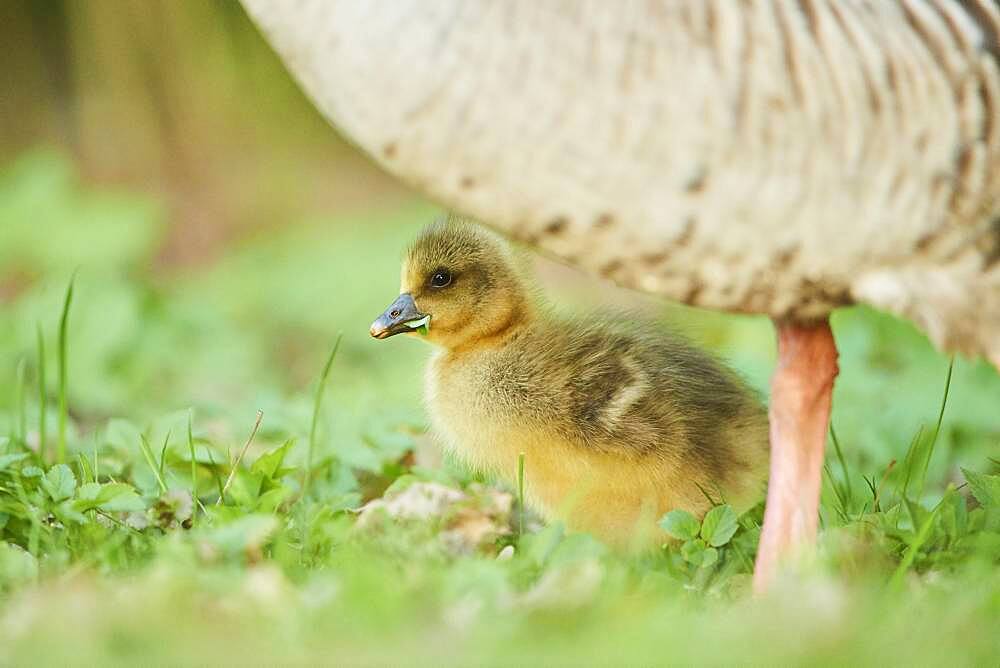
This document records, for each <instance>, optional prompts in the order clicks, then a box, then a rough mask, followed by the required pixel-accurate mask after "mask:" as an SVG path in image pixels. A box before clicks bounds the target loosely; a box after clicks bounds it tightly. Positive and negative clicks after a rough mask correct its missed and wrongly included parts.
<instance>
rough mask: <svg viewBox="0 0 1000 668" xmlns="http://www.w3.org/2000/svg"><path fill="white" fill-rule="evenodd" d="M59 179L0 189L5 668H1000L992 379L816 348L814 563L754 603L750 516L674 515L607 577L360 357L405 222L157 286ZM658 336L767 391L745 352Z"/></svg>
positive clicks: (259, 249) (368, 227)
mask: <svg viewBox="0 0 1000 668" xmlns="http://www.w3.org/2000/svg"><path fill="white" fill-rule="evenodd" d="M71 174H72V171H71V170H70V169H68V168H67V166H66V164H65V162H64V161H63V160H62V159H60V158H58V157H55V156H52V155H51V154H35V155H31V156H27V157H26V158H25V159H24V160H23V161H21V162H19V163H17V164H16V165H14V166H13V167H11V168H10V169H8V170H7V171H6V172H4V173H0V229H4V230H7V231H9V235H10V236H9V237H7V238H8V239H12V240H13V241H9V242H8V243H10V244H12V245H11V246H8V247H5V248H3V249H0V254H3V257H4V258H5V262H4V263H3V264H0V285H9V284H11V282H12V281H14V279H15V278H17V277H19V276H28V277H30V280H28V281H26V282H25V283H24V284H23V285H20V286H19V287H18V289H17V290H16V291H15V292H14V293H13V296H9V297H6V298H5V301H3V302H0V435H2V436H0V664H3V665H6V664H12V665H50V664H52V665H55V664H68V663H71V664H91V665H97V664H100V665H133V664H135V663H138V662H142V663H144V664H186V663H200V664H226V665H230V664H239V663H248V662H249V663H253V664H260V663H275V664H292V663H299V664H314V663H337V664H346V665H370V664H392V665H399V664H404V665H405V664H428V663H431V664H442V665H469V664H481V665H522V664H534V665H537V664H542V665H549V664H561V665H595V664H615V665H619V664H661V663H669V664H674V663H677V664H688V663H710V664H731V663H739V664H817V665H845V664H849V665H854V664H857V665H885V664H892V665H911V664H917V665H949V666H951V665H991V664H993V663H995V661H996V656H998V655H1000V569H998V568H997V566H998V565H1000V476H998V475H997V474H998V473H1000V463H998V462H997V461H996V457H995V453H996V451H997V445H998V443H1000V417H998V415H997V412H996V402H997V397H998V396H1000V378H998V377H997V375H996V373H995V372H994V371H993V370H992V369H990V368H989V367H987V366H986V365H984V364H977V363H973V362H970V361H968V360H963V359H956V360H953V361H949V360H948V359H947V358H946V357H943V356H942V355H940V354H938V353H936V352H934V351H933V350H932V349H931V347H930V346H929V345H928V344H927V342H926V341H925V340H924V339H923V337H921V336H920V335H919V334H918V333H916V332H915V331H914V330H913V329H912V328H911V327H909V326H908V325H906V324H905V323H900V322H898V321H895V320H893V319H891V318H888V317H886V316H884V315H880V314H876V313H872V312H870V311H867V310H864V309H853V310H849V311H846V312H844V313H841V314H838V315H837V316H836V318H835V320H834V329H835V333H836V335H837V339H838V344H839V346H840V349H841V358H840V359H841V367H842V373H841V377H840V379H839V380H838V385H837V389H836V394H835V401H834V423H835V424H836V425H837V429H836V431H834V430H832V429H831V447H830V448H829V452H828V461H827V466H826V468H825V470H826V475H825V479H824V488H823V496H822V500H821V512H822V517H823V530H822V532H821V535H820V543H819V547H818V550H817V553H816V555H815V558H814V559H813V560H812V561H811V562H809V563H803V564H801V565H800V566H799V572H798V575H797V576H796V577H795V578H790V579H789V580H786V581H780V582H779V583H778V585H777V586H776V587H775V590H774V592H773V594H772V595H771V596H769V597H767V598H765V599H761V600H757V599H753V598H751V597H750V596H749V595H748V592H749V574H750V569H751V567H752V560H753V557H754V555H755V551H756V544H757V540H758V538H759V532H760V528H759V523H760V515H761V509H760V508H759V507H758V508H756V509H754V510H753V511H751V512H750V513H748V514H745V515H743V516H741V517H736V515H735V513H734V512H733V511H732V509H731V508H729V507H728V506H725V505H724V504H722V505H719V506H718V507H717V508H716V509H715V510H713V511H712V513H711V514H710V515H709V516H707V517H706V518H705V519H704V520H703V521H701V522H699V521H698V520H697V519H696V518H693V517H690V516H685V515H684V514H673V513H672V514H670V515H668V516H667V517H665V518H664V519H663V526H664V529H665V530H666V531H667V532H669V533H671V534H673V535H674V537H675V539H676V542H675V543H673V544H671V545H670V546H669V547H668V548H666V549H665V550H664V551H663V552H662V553H657V554H653V555H646V556H642V557H625V556H621V555H617V554H614V553H613V552H611V551H609V550H608V549H607V548H606V547H605V546H603V545H602V544H601V543H599V542H598V541H596V540H595V539H593V538H591V537H589V536H587V535H584V534H573V533H568V532H566V531H565V530H564V529H563V527H561V526H560V525H558V524H554V525H550V526H543V525H541V524H540V523H539V522H538V521H537V519H536V518H534V517H533V516H532V515H531V514H530V510H529V511H528V512H525V510H524V504H523V499H524V497H525V493H526V490H525V481H524V473H525V471H526V470H527V471H528V472H529V473H530V467H531V461H530V459H529V460H525V458H524V457H519V459H518V462H517V463H516V465H517V467H518V481H519V482H518V485H517V489H514V490H497V489H496V488H495V487H494V486H493V485H491V484H490V481H488V480H485V479H483V478H482V477H481V476H479V475H477V474H475V473H474V472H470V471H467V470H464V469H463V468H462V467H461V466H459V465H457V464H456V463H455V462H452V461H450V460H449V459H447V458H445V459H444V461H438V459H437V454H436V453H437V450H436V448H435V447H434V445H433V444H432V443H430V442H429V439H428V437H427V436H426V435H425V433H424V432H425V425H424V418H423V414H422V411H421V409H420V396H419V395H420V392H419V386H420V384H421V383H420V368H421V365H422V363H423V358H424V357H425V355H426V350H427V348H426V346H425V345H424V344H422V343H414V342H412V341H398V340H395V339H394V340H393V341H390V342H374V341H371V340H369V338H368V336H367V324H368V322H370V320H371V319H372V317H374V315H376V314H377V312H378V310H379V309H380V308H381V306H382V305H383V304H384V303H385V302H387V301H388V300H389V299H390V298H391V297H392V296H393V295H394V293H395V291H396V289H397V286H396V284H395V283H396V278H397V276H398V266H397V263H398V257H399V252H400V249H401V248H402V247H403V245H404V243H405V242H406V240H407V239H408V238H409V237H410V236H411V235H412V234H413V232H414V231H415V230H416V229H417V227H418V226H419V225H420V224H421V223H423V222H424V221H425V220H426V219H427V217H428V215H429V214H430V209H428V208H427V207H426V206H425V205H423V204H420V203H414V204H413V205H412V206H411V207H409V208H406V209H404V210H400V211H398V212H395V213H390V214H383V215H381V216H379V217H375V218H372V219H358V218H356V217H355V218H351V219H344V220H336V219H335V220H321V221H311V220H305V221H300V222H297V223H295V224H290V225H288V226H286V227H284V228H282V229H281V230H279V231H275V232H271V233H269V234H267V235H265V236H263V237H261V238H251V239H245V240H242V241H240V242H238V243H236V244H234V245H233V246H232V247H230V248H228V249H227V250H226V251H225V253H224V254H223V256H222V257H220V258H219V259H218V260H217V261H215V262H213V263H210V264H206V265H204V266H199V267H193V268H186V269H185V270H183V271H180V270H176V271H169V270H167V271H164V270H159V271H151V270H149V269H148V267H149V266H152V265H153V264H154V263H153V262H152V260H151V258H152V257H153V256H155V254H156V252H157V248H158V244H160V243H162V232H163V229H164V228H163V225H164V223H163V220H162V218H161V217H160V215H159V214H158V208H157V207H156V206H155V205H151V204H150V203H149V202H148V201H147V200H145V199H144V198H142V197H138V196H135V195H131V194H128V193H116V194H114V195H110V194H108V193H106V192H95V191H92V190H90V189H86V188H80V187H79V186H78V185H77V184H76V183H75V181H74V180H73V178H72V176H71ZM28 214H30V216H29V215H28ZM25 221H30V224H29V222H25ZM81 239H83V240H85V243H82V242H81ZM84 249H85V250H86V252H83V250H84ZM67 256H70V257H72V262H65V261H63V260H62V259H60V258H63V259H64V258H65V257H67ZM18 258H29V259H30V262H31V266H21V265H19V264H18V262H20V261H22V260H18ZM77 265H79V269H78V270H77V273H76V275H75V279H74V278H73V277H72V276H71V275H70V273H69V271H68V270H67V267H75V266H77ZM33 267H34V269H33ZM38 268H42V269H38ZM67 286H71V287H69V288H68V287H67ZM549 287H550V288H551V289H553V290H556V291H557V294H560V295H562V296H563V297H562V299H564V300H565V301H572V299H574V297H573V296H572V294H571V293H572V291H571V290H566V289H565V288H566V286H565V285H561V284H559V283H558V282H557V283H555V284H552V285H550V286H549ZM560 291H562V292H560ZM71 304H72V317H70V305H71ZM658 308H662V307H660V306H658ZM665 311H666V313H665V314H664V315H665V317H668V318H669V319H671V321H672V322H674V323H676V324H677V325H678V326H680V327H681V328H682V329H684V330H685V331H686V332H687V333H688V334H689V335H690V336H691V337H692V338H694V339H696V340H697V341H699V342H701V343H702V344H704V345H706V346H708V347H710V348H713V349H715V350H717V351H719V352H720V353H722V354H724V355H725V356H727V357H728V358H729V359H731V360H733V362H734V364H735V365H736V366H737V367H738V368H739V370H740V371H741V372H742V373H744V374H745V375H746V376H747V377H748V378H749V379H750V380H751V382H752V383H754V384H755V385H757V386H758V387H761V388H762V389H763V388H765V387H766V379H767V377H768V374H769V371H770V368H771V365H772V364H773V340H772V333H771V331H770V329H769V326H768V323H767V322H766V321H763V320H762V319H751V318H735V317H728V316H720V315H717V314H710V313H705V312H699V311H692V310H689V309H679V308H673V307H671V308H666V309H665ZM60 316H61V317H60ZM50 327H51V329H50ZM336 331H343V332H344V333H343V335H342V336H338V337H337V338H336V340H335V342H334V344H333V345H332V346H331V345H330V343H329V335H330V333H331V332H336ZM53 333H55V336H53ZM46 339H48V340H49V341H57V342H58V343H57V345H56V346H55V347H54V350H53V351H50V350H48V349H47V347H46V346H45V340H46ZM411 344H412V345H411ZM52 353H54V355H55V364H54V365H53V364H51V363H50V362H51V361H52V360H49V359H47V357H48V356H49V355H50V354H52ZM335 360H336V373H334V372H333V365H334V361H335ZM50 369H53V370H54V372H55V373H54V378H55V379H56V382H55V383H53V382H52V380H53V379H52V378H49V377H48V371H49V370H50ZM50 388H55V391H54V393H55V402H53V401H52V397H51V396H50ZM53 403H54V405H55V406H56V409H55V410H53V409H52V405H53ZM52 413H55V414H54V415H53V414H52ZM254 414H256V415H257V416H258V417H257V421H256V423H255V425H254V426H253V427H252V428H251V429H250V435H249V437H248V436H247V427H248V425H247V422H248V420H247V416H249V415H254ZM49 421H51V422H52V423H53V424H58V425H59V426H58V432H57V434H58V437H57V439H54V440H56V443H55V445H56V451H55V452H51V449H50V447H49V446H50V445H52V444H50V443H49V442H48V438H47V434H46V430H47V428H48V426H49ZM234 451H235V456H231V454H230V453H231V452H234ZM896 461H899V462H900V464H898V465H896V464H895V462H896ZM513 464H514V463H513V462H512V465H513ZM435 490H436V491H435ZM441 490H446V491H447V494H450V495H451V496H448V497H447V498H449V499H451V500H449V501H448V502H446V503H443V504H442V505H441V507H439V508H438V509H437V510H436V511H435V512H434V513H431V514H430V515H429V516H427V517H426V518H425V519H423V520H414V519H409V520H407V519H401V518H397V519H394V520H393V519H386V518H385V517H382V516H380V515H379V514H378V513H377V511H375V510H372V509H371V508H369V509H368V510H360V509H361V508H362V507H363V506H364V504H366V503H368V502H370V501H373V500H378V499H390V500H396V502H398V504H400V506H402V507H404V508H405V503H404V501H403V500H405V499H407V498H410V497H409V496H407V495H408V494H410V495H413V498H418V497H419V495H420V494H432V493H441V494H444V493H445V492H441ZM527 491H528V492H530V490H527ZM720 504H721V500H720ZM384 512H386V513H388V512H390V511H388V510H386V511H384ZM391 512H396V511H391ZM501 553H503V555H504V556H503V557H502V558H500V559H498V558H497V556H498V555H500V554H501Z"/></svg>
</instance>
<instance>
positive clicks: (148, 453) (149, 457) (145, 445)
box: [139, 434, 167, 494]
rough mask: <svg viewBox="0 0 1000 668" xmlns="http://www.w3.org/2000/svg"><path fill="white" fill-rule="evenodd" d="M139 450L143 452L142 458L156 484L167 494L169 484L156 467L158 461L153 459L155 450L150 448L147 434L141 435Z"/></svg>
mask: <svg viewBox="0 0 1000 668" xmlns="http://www.w3.org/2000/svg"><path fill="white" fill-rule="evenodd" d="M139 449H140V450H141V451H142V456H143V457H145V459H146V464H148V465H149V469H150V470H151V471H152V472H153V477H155V478H156V484H157V485H159V487H160V492H161V493H163V494H166V493H167V483H165V482H164V481H163V476H161V475H160V469H159V467H158V466H157V465H156V459H155V458H154V457H153V448H151V447H150V445H149V441H147V440H146V435H145V434H140V436H139Z"/></svg>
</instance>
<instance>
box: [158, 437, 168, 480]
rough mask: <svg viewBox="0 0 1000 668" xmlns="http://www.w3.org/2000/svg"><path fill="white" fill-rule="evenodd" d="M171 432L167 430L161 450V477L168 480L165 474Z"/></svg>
mask: <svg viewBox="0 0 1000 668" xmlns="http://www.w3.org/2000/svg"><path fill="white" fill-rule="evenodd" d="M170 435H171V432H170V430H167V435H166V437H165V438H164V439H163V447H162V448H160V476H161V477H162V478H163V479H164V480H166V475H165V474H164V469H163V467H164V463H165V462H166V461H167V445H168V444H169V443H170Z"/></svg>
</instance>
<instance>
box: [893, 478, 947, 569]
mask: <svg viewBox="0 0 1000 668" xmlns="http://www.w3.org/2000/svg"><path fill="white" fill-rule="evenodd" d="M947 498H948V495H947V494H946V495H945V496H944V498H942V499H941V501H939V502H938V504H937V505H936V506H934V510H932V511H931V512H930V513H928V515H927V517H926V518H925V519H924V521H923V523H922V524H921V525H920V529H919V530H918V531H917V535H916V536H915V537H914V538H913V542H912V543H910V544H909V545H908V546H907V548H906V552H905V553H904V554H903V559H902V560H901V561H900V562H899V566H897V567H896V571H895V572H894V573H893V574H892V578H891V579H890V580H889V585H890V586H891V587H899V586H900V585H901V584H902V582H903V578H904V577H905V576H906V572H907V571H908V570H910V566H912V565H913V560H914V559H916V557H917V552H919V551H920V548H921V547H923V544H924V543H925V542H927V538H928V537H929V536H930V533H931V528H932V527H933V526H934V520H935V519H936V518H937V514H938V511H940V510H941V507H942V505H943V504H944V500H945V499H947Z"/></svg>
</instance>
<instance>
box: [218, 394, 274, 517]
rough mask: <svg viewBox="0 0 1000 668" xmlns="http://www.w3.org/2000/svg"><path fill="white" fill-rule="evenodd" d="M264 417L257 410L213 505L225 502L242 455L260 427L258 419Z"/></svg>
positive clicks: (261, 412)
mask: <svg viewBox="0 0 1000 668" xmlns="http://www.w3.org/2000/svg"><path fill="white" fill-rule="evenodd" d="M263 419H264V411H261V410H258V411H257V421H256V422H254V423H253V429H252V430H251V431H250V437H249V438H248V439H247V441H246V443H244V444H243V448H242V449H241V450H240V454H238V455H236V461H234V462H233V466H232V468H231V469H229V477H228V478H226V484H225V485H223V486H222V489H221V490H219V500H218V501H216V502H215V505H217V506H221V505H222V504H223V503H225V499H226V492H228V491H229V486H230V485H232V484H233V480H234V479H235V478H236V472H237V471H239V470H240V462H242V461H243V457H244V455H246V454H247V449H249V448H250V444H251V443H253V439H254V437H255V436H256V435H257V430H258V429H260V421H261V420H263Z"/></svg>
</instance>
